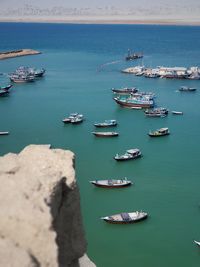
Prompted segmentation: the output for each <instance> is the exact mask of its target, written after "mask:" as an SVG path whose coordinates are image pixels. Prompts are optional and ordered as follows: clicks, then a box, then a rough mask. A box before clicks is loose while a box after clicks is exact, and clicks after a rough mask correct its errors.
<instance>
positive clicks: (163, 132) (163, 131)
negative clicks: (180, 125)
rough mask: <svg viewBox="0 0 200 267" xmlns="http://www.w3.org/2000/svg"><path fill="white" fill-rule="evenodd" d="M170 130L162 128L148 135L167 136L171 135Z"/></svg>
mask: <svg viewBox="0 0 200 267" xmlns="http://www.w3.org/2000/svg"><path fill="white" fill-rule="evenodd" d="M169 134H170V132H169V129H168V128H160V129H158V130H156V131H154V132H151V131H150V132H149V133H148V135H149V136H151V137H160V136H165V135H169Z"/></svg>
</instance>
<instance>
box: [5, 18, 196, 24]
mask: <svg viewBox="0 0 200 267" xmlns="http://www.w3.org/2000/svg"><path fill="white" fill-rule="evenodd" d="M0 23H58V24H59V23H60V24H105V25H106V24H108V25H109V24H116V25H120V24H123V25H174V26H200V21H192V20H177V19H117V18H109V19H108V18H105V19H104V18H93V17H92V18H89V19H88V18H86V17H84V18H80V17H79V18H68V19H65V18H63V19H57V18H53V19H49V18H44V19H41V18H29V19H27V18H23V19H21V18H12V19H11V18H0Z"/></svg>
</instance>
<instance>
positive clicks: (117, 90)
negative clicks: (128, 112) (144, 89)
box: [112, 87, 138, 95]
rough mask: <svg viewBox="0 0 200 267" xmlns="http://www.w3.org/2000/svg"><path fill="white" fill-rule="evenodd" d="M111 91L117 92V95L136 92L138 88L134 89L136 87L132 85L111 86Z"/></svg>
mask: <svg viewBox="0 0 200 267" xmlns="http://www.w3.org/2000/svg"><path fill="white" fill-rule="evenodd" d="M112 91H113V93H116V94H119V95H127V94H134V93H137V92H138V89H136V87H132V88H128V87H125V88H121V89H116V88H112Z"/></svg>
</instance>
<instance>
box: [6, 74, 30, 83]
mask: <svg viewBox="0 0 200 267" xmlns="http://www.w3.org/2000/svg"><path fill="white" fill-rule="evenodd" d="M10 80H11V82H14V83H27V82H34V80H35V76H33V75H16V74H13V75H10Z"/></svg>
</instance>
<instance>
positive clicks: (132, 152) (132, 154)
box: [114, 148, 142, 161]
mask: <svg viewBox="0 0 200 267" xmlns="http://www.w3.org/2000/svg"><path fill="white" fill-rule="evenodd" d="M141 155H142V153H141V151H140V150H139V149H138V148H133V149H129V150H127V151H126V153H125V154H123V155H119V154H116V156H115V157H114V159H115V160H117V161H125V160H131V159H137V158H139V157H141Z"/></svg>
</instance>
